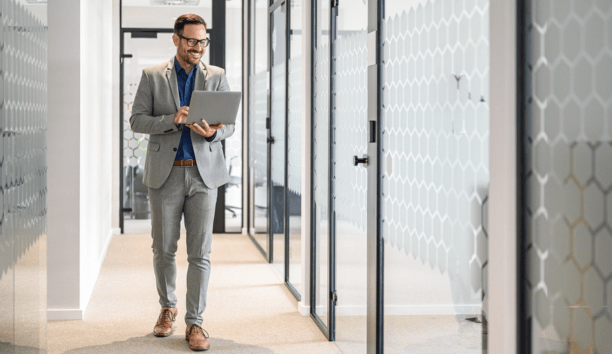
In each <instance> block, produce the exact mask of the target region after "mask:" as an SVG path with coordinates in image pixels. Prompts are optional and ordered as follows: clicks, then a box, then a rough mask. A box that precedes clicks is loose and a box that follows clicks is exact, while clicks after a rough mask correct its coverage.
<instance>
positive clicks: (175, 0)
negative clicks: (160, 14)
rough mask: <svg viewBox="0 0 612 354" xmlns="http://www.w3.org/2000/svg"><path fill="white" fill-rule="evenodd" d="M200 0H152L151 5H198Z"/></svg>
mask: <svg viewBox="0 0 612 354" xmlns="http://www.w3.org/2000/svg"><path fill="white" fill-rule="evenodd" d="M199 4H200V0H151V5H171V6H172V5H174V6H198V5H199Z"/></svg>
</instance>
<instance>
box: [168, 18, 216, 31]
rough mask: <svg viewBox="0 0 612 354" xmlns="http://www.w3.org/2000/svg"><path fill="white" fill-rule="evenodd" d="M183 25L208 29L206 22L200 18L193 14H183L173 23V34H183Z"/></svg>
mask: <svg viewBox="0 0 612 354" xmlns="http://www.w3.org/2000/svg"><path fill="white" fill-rule="evenodd" d="M185 25H204V28H206V29H208V26H207V25H206V21H204V19H203V18H202V17H200V16H198V15H195V14H185V15H181V16H179V18H177V19H176V21H174V33H176V34H183V29H184V28H185Z"/></svg>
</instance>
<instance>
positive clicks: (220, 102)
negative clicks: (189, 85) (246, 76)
mask: <svg viewBox="0 0 612 354" xmlns="http://www.w3.org/2000/svg"><path fill="white" fill-rule="evenodd" d="M241 99H242V92H237V91H193V93H192V94H191V102H190V103H189V113H188V114H187V121H186V122H185V124H193V123H197V124H199V125H200V126H201V125H202V122H201V121H200V119H204V120H205V121H206V123H208V125H213V124H219V123H222V124H235V123H236V115H237V114H238V108H239V107H240V100H241Z"/></svg>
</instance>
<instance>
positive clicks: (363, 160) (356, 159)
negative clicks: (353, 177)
mask: <svg viewBox="0 0 612 354" xmlns="http://www.w3.org/2000/svg"><path fill="white" fill-rule="evenodd" d="M360 163H362V164H363V166H364V167H365V166H367V165H368V155H363V158H359V157H357V156H353V166H357V165H359V164H360Z"/></svg>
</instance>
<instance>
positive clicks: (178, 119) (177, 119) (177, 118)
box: [174, 106, 189, 124]
mask: <svg viewBox="0 0 612 354" xmlns="http://www.w3.org/2000/svg"><path fill="white" fill-rule="evenodd" d="M187 113H189V107H188V106H183V107H181V108H180V109H179V110H178V112H176V114H175V115H174V123H175V124H183V123H185V122H186V121H187Z"/></svg>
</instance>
